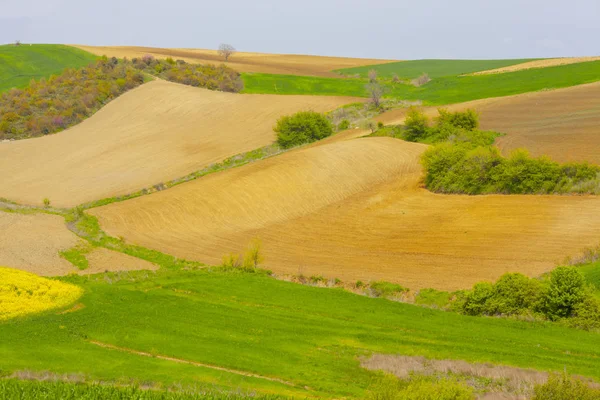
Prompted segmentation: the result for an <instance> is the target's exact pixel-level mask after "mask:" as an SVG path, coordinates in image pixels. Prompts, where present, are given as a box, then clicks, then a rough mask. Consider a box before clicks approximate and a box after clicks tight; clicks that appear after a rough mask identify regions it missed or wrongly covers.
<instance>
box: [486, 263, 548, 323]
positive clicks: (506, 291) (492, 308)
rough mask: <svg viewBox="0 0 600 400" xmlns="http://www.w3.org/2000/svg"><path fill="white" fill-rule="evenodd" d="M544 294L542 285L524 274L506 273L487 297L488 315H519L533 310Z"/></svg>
mask: <svg viewBox="0 0 600 400" xmlns="http://www.w3.org/2000/svg"><path fill="white" fill-rule="evenodd" d="M541 295H542V285H541V283H540V282H539V281H537V280H535V279H530V278H528V277H526V276H525V275H523V274H518V273H516V274H504V275H502V277H500V279H499V280H498V281H497V282H496V283H495V284H494V287H493V289H492V294H491V296H490V297H489V298H488V299H487V301H486V304H485V310H484V313H485V314H487V315H517V314H523V313H525V312H526V311H529V310H533V309H534V308H535V307H536V306H537V304H538V302H539V300H540V297H541Z"/></svg>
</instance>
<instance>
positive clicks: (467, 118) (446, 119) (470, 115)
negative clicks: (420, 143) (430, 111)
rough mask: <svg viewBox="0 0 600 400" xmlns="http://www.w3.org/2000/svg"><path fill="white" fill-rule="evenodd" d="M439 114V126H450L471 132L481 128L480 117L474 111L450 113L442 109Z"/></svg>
mask: <svg viewBox="0 0 600 400" xmlns="http://www.w3.org/2000/svg"><path fill="white" fill-rule="evenodd" d="M438 113H439V116H438V117H437V124H438V125H443V124H449V125H451V126H453V127H455V128H462V129H466V130H469V131H472V130H475V129H477V128H479V115H478V114H477V112H476V111H475V110H473V109H467V110H465V111H457V112H449V111H448V110H446V109H443V108H440V109H439V110H438Z"/></svg>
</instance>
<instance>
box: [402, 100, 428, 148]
mask: <svg viewBox="0 0 600 400" xmlns="http://www.w3.org/2000/svg"><path fill="white" fill-rule="evenodd" d="M428 125H429V120H428V118H427V116H426V115H425V114H423V113H422V112H420V111H419V110H417V109H414V108H413V109H411V110H410V111H409V112H408V115H407V116H406V120H405V121H404V126H405V138H406V140H408V141H410V142H416V141H418V140H419V139H424V138H425V137H427V135H428V133H429V132H428V131H429V126H428Z"/></svg>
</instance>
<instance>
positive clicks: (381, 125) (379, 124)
mask: <svg viewBox="0 0 600 400" xmlns="http://www.w3.org/2000/svg"><path fill="white" fill-rule="evenodd" d="M384 126H385V125H383V122H381V121H379V122H377V129H383V127H384Z"/></svg>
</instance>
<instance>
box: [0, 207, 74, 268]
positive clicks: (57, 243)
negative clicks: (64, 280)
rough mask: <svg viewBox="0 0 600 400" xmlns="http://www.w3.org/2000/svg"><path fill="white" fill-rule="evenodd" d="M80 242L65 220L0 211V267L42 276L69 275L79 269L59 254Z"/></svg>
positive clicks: (48, 216)
mask: <svg viewBox="0 0 600 400" xmlns="http://www.w3.org/2000/svg"><path fill="white" fill-rule="evenodd" d="M78 242H79V238H78V237H77V236H76V235H75V234H73V233H72V232H71V231H69V230H68V229H67V228H66V226H65V220H64V218H63V217H60V216H57V215H48V214H31V215H23V214H16V213H6V212H0V265H4V266H7V267H9V268H15V269H20V270H23V271H27V272H33V273H35V274H38V275H42V276H54V275H66V274H68V273H70V272H74V271H75V270H76V269H75V268H74V267H73V265H71V263H69V262H68V261H67V260H65V259H63V258H61V257H60V256H59V255H58V252H59V251H62V250H67V249H70V248H71V247H74V246H75V245H76V244H77V243H78Z"/></svg>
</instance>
